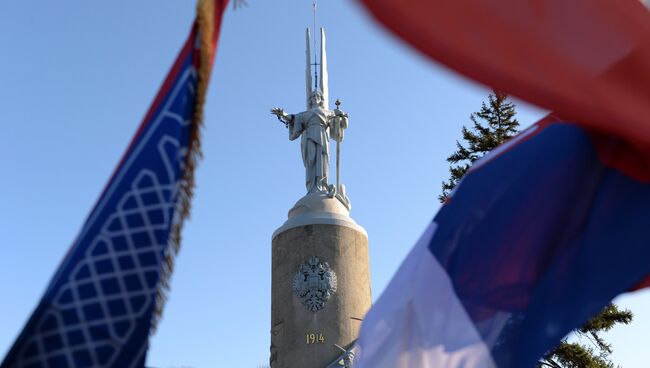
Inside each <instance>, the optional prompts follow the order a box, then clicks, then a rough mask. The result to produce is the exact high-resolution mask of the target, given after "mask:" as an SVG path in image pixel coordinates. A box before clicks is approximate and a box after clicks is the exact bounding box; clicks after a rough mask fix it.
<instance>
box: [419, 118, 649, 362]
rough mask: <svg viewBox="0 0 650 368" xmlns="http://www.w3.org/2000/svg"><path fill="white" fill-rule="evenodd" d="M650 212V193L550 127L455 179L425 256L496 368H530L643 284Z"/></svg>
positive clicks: (576, 138)
mask: <svg viewBox="0 0 650 368" xmlns="http://www.w3.org/2000/svg"><path fill="white" fill-rule="evenodd" d="M648 208H650V185H648V184H645V183H641V182H638V181H635V180H633V179H632V178H630V177H628V176H625V175H623V174H622V173H621V172H619V171H617V170H615V169H612V168H608V167H605V166H604V165H603V163H602V162H601V161H600V159H599V156H598V153H597V151H596V150H595V148H594V145H593V143H592V136H591V135H589V134H587V133H586V132H585V131H584V130H583V129H581V128H579V127H578V126H575V125H571V124H552V125H550V126H548V127H546V128H544V129H541V131H539V132H537V133H536V134H535V135H534V136H533V137H532V138H530V139H528V140H525V141H523V142H520V143H519V144H516V145H514V146H513V147H511V148H510V149H509V150H507V151H506V152H504V153H501V154H500V155H499V156H498V157H497V158H495V159H492V160H490V161H489V162H487V163H486V164H484V165H479V167H478V168H476V169H474V170H472V171H471V172H470V173H469V174H468V175H467V176H466V177H465V178H464V179H463V181H462V183H461V186H460V187H459V190H458V192H457V193H455V194H454V196H453V197H452V198H451V200H450V201H449V203H448V204H446V205H445V206H443V208H442V209H441V210H440V212H439V213H438V214H437V216H436V218H435V222H436V223H437V224H438V229H437V231H436V233H435V236H434V238H433V240H432V241H431V243H430V245H429V248H430V250H431V251H432V252H433V254H434V255H435V257H436V259H437V260H438V262H439V263H440V264H441V265H442V266H443V267H444V269H445V270H446V272H447V274H448V275H449V277H450V279H451V280H452V283H453V286H454V290H455V292H456V294H457V296H458V297H459V299H460V300H461V302H462V304H463V306H464V308H465V309H466V311H467V313H468V314H469V316H470V318H471V319H472V320H473V321H474V324H475V325H476V327H477V329H478V330H479V332H480V333H481V335H482V336H483V338H484V340H485V342H486V344H487V345H488V346H489V347H490V348H491V349H492V352H493V357H494V359H495V361H496V363H497V365H498V366H499V367H532V366H534V365H535V363H536V362H537V360H538V359H539V357H540V356H541V355H543V354H544V353H545V352H546V351H547V350H549V349H551V348H553V347H554V346H555V345H556V344H557V343H558V342H559V341H560V340H561V339H562V338H563V337H564V336H565V335H566V334H567V333H568V332H570V331H571V330H572V329H573V328H576V327H579V326H580V325H581V324H582V323H584V322H585V321H586V320H587V319H588V318H590V317H591V316H592V315H594V314H596V313H597V312H599V311H600V310H601V309H602V308H603V307H604V306H605V305H606V304H607V303H608V302H609V301H611V300H612V299H613V298H614V297H615V296H616V295H618V294H620V293H621V292H624V291H627V290H629V289H630V288H632V287H633V286H634V285H635V284H636V283H638V282H639V281H640V280H641V279H642V278H643V277H644V276H646V275H648V274H650V247H648V246H647V244H649V243H650V233H649V232H648V231H647V229H648V228H649V227H650V216H648V215H647V212H648ZM612 270H615V272H610V271H612Z"/></svg>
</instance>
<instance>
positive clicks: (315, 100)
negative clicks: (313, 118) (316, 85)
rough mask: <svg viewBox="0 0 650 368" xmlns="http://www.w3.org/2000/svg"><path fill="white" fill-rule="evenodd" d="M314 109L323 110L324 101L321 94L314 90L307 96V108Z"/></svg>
mask: <svg viewBox="0 0 650 368" xmlns="http://www.w3.org/2000/svg"><path fill="white" fill-rule="evenodd" d="M316 107H320V108H321V109H322V108H325V99H324V98H323V93H322V92H321V91H319V90H317V89H316V90H314V92H312V93H311V95H310V96H309V108H310V109H313V108H316Z"/></svg>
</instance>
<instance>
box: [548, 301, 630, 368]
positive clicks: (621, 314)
mask: <svg viewBox="0 0 650 368" xmlns="http://www.w3.org/2000/svg"><path fill="white" fill-rule="evenodd" d="M632 317H633V314H632V312H630V311H629V310H627V309H626V310H620V309H619V308H618V306H617V305H616V304H613V303H612V304H609V305H608V306H606V307H605V309H603V310H602V311H600V313H598V314H597V315H595V316H594V317H592V318H591V319H590V320H589V321H587V323H585V324H584V325H583V326H582V327H581V328H579V329H576V330H574V331H573V333H574V334H575V337H576V340H577V342H569V341H567V339H566V338H565V339H564V340H562V342H561V343H560V344H559V345H558V346H557V347H556V348H555V349H553V350H551V351H550V352H549V353H548V354H546V355H545V356H544V357H543V358H542V360H541V361H540V362H539V364H538V367H540V368H541V367H551V368H613V367H614V363H612V361H611V360H610V359H609V355H610V354H611V353H612V345H611V344H609V343H607V342H606V341H605V340H603V338H602V336H600V333H601V332H605V331H609V330H610V329H611V328H612V327H614V325H616V324H617V323H623V324H626V325H627V324H629V323H630V322H632Z"/></svg>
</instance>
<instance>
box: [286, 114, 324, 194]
mask: <svg viewBox="0 0 650 368" xmlns="http://www.w3.org/2000/svg"><path fill="white" fill-rule="evenodd" d="M333 114H334V113H333V112H332V111H329V110H323V109H310V110H307V111H303V112H301V113H298V114H295V115H293V121H292V122H291V124H289V139H290V140H295V139H296V138H298V137H299V136H302V140H301V142H300V148H301V150H302V162H303V164H304V165H305V185H306V187H307V192H312V191H327V184H328V182H327V178H328V173H329V154H330V144H329V139H330V137H329V121H330V118H331V116H333Z"/></svg>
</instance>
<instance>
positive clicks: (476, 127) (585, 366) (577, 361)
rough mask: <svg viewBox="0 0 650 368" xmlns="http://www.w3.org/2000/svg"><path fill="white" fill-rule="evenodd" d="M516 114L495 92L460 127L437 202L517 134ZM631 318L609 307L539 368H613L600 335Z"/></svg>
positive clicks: (560, 345) (554, 350) (614, 307)
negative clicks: (469, 124) (478, 162)
mask: <svg viewBox="0 0 650 368" xmlns="http://www.w3.org/2000/svg"><path fill="white" fill-rule="evenodd" d="M515 114H516V112H515V105H514V103H512V102H511V101H509V100H508V96H507V95H505V94H503V93H500V92H497V91H494V92H493V93H491V94H490V95H489V96H488V103H487V104H486V103H485V102H483V103H482V104H481V109H480V110H479V111H478V112H475V113H472V114H471V115H470V120H471V121H472V124H473V126H472V128H471V129H468V128H467V127H463V130H462V133H463V140H464V141H465V145H463V144H461V143H460V142H458V141H456V147H457V151H456V152H454V153H453V154H451V156H449V157H448V158H447V161H448V162H449V163H450V166H449V172H450V178H449V181H446V182H443V183H442V194H441V195H440V196H438V199H440V202H444V201H445V200H446V199H447V196H448V195H449V193H450V192H451V191H452V190H453V189H454V187H456V185H457V184H458V182H459V181H460V179H461V178H462V177H463V175H465V173H466V172H467V170H468V169H469V168H470V166H471V165H472V163H474V161H476V160H478V159H479V158H481V157H483V156H484V155H485V154H486V153H488V152H490V151H491V150H492V149H494V148H496V147H497V146H499V145H500V144H501V143H503V142H505V141H506V140H508V139H509V138H511V137H513V136H514V135H516V134H517V130H518V127H519V122H518V121H517V119H515ZM632 317H633V314H632V312H630V311H629V310H620V309H619V308H618V306H616V305H615V304H609V305H608V306H606V307H605V308H604V309H603V310H602V311H601V312H600V313H598V314H597V315H595V316H594V317H592V318H591V319H590V320H589V321H587V323H585V324H584V325H583V326H582V327H581V328H579V329H576V330H574V331H573V333H574V336H575V337H576V339H575V340H577V341H576V342H569V341H568V340H567V338H565V339H563V340H562V341H561V342H560V344H559V345H558V346H557V347H555V349H553V350H551V351H550V352H548V353H547V354H546V355H544V357H542V360H541V361H540V362H539V364H538V368H544V367H551V368H613V367H614V365H613V363H612V362H611V361H610V360H609V356H610V354H611V353H612V346H611V344H609V343H607V342H605V340H603V338H602V337H601V336H600V333H601V332H604V331H608V330H609V329H611V328H612V327H613V326H614V325H616V324H617V323H623V324H629V323H630V322H632ZM585 340H586V342H585Z"/></svg>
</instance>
